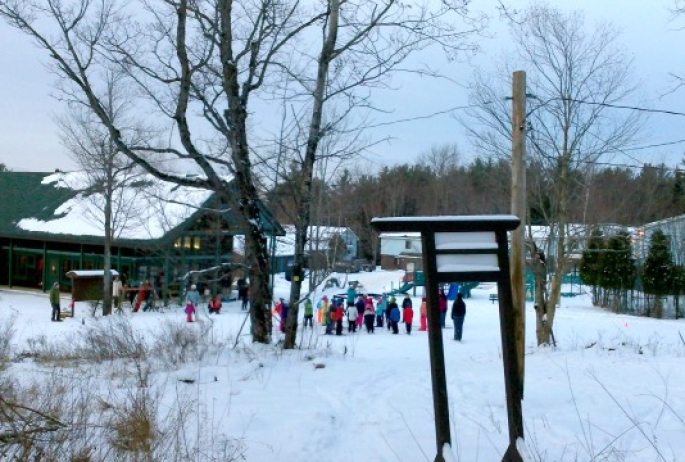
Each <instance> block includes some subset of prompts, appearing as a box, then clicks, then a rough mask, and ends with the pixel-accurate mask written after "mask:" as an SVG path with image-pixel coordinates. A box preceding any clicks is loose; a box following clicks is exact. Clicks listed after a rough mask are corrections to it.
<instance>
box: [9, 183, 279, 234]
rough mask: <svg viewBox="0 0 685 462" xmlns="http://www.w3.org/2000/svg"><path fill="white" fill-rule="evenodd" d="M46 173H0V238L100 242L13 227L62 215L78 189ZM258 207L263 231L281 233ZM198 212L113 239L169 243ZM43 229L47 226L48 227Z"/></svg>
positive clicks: (276, 223) (187, 226) (230, 221)
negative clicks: (151, 232) (149, 233)
mask: <svg viewBox="0 0 685 462" xmlns="http://www.w3.org/2000/svg"><path fill="white" fill-rule="evenodd" d="M48 175H52V173H37V172H11V171H8V172H0V197H1V198H2V199H0V237H7V238H21V239H35V240H50V241H60V242H82V243H93V244H102V241H103V237H102V236H95V235H92V234H90V235H88V234H84V235H76V234H65V233H59V232H50V231H29V230H26V229H23V228H20V227H18V226H17V224H18V223H19V222H20V221H21V220H23V219H30V218H34V219H37V220H40V221H44V222H49V221H51V220H55V219H56V218H60V217H64V216H66V215H56V214H55V212H56V211H57V209H58V208H59V207H60V206H62V205H63V204H64V203H65V202H67V201H69V200H70V199H73V198H75V197H76V196H77V195H78V191H75V190H73V189H70V188H67V187H58V186H57V183H56V182H50V183H46V184H43V180H44V179H45V178H46V177H47V176H48ZM212 201H213V196H210V197H209V199H207V200H206V201H205V203H209V202H212ZM198 205H199V204H198ZM260 209H261V216H262V219H263V220H264V223H265V228H266V230H267V234H272V233H273V234H276V235H284V234H285V231H284V230H283V228H282V227H281V225H280V224H279V223H278V222H277V221H275V220H274V218H273V216H272V215H271V213H270V212H269V211H268V210H267V209H266V207H265V206H264V205H263V203H261V202H260ZM201 213H202V212H201V211H200V210H198V211H196V212H195V213H193V214H192V215H190V216H189V217H188V218H187V219H186V220H185V221H184V222H182V223H179V224H178V225H177V226H174V227H173V228H172V229H170V230H169V231H167V232H166V233H165V234H164V235H163V236H161V237H160V238H158V239H120V240H117V241H116V245H125V246H126V245H130V246H141V245H142V246H145V245H151V244H155V245H160V244H169V243H171V242H173V240H175V239H176V238H177V237H178V236H180V235H181V234H182V233H183V232H184V231H186V230H187V229H188V228H190V227H191V226H192V224H193V223H194V222H195V220H196V219H197V218H198V216H199V215H200V214H201ZM228 215H230V213H229V214H226V215H225V218H226V219H227V220H228V221H229V223H235V219H233V218H232V217H230V216H228ZM47 228H48V229H49V226H48V227H47Z"/></svg>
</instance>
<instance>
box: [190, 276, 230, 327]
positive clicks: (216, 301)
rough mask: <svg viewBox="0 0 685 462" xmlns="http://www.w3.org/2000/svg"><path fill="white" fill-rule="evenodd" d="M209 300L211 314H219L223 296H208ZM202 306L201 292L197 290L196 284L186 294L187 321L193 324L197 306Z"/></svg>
mask: <svg viewBox="0 0 685 462" xmlns="http://www.w3.org/2000/svg"><path fill="white" fill-rule="evenodd" d="M207 298H208V299H209V300H208V301H207V310H208V311H209V314H219V312H220V311H221V294H220V293H219V294H216V295H215V296H213V297H212V296H211V294H209V295H208V296H207ZM199 304H200V292H198V290H197V286H196V285H195V284H193V285H191V286H190V290H189V291H188V292H187V293H186V308H185V312H186V321H188V322H193V320H194V317H195V311H197V306H198V305H199Z"/></svg>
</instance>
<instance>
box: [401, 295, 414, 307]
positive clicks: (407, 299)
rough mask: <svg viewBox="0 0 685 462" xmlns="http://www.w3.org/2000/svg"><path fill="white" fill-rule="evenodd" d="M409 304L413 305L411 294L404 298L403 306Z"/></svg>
mask: <svg viewBox="0 0 685 462" xmlns="http://www.w3.org/2000/svg"><path fill="white" fill-rule="evenodd" d="M408 306H412V303H411V298H409V296H407V297H404V300H402V308H406V307H408Z"/></svg>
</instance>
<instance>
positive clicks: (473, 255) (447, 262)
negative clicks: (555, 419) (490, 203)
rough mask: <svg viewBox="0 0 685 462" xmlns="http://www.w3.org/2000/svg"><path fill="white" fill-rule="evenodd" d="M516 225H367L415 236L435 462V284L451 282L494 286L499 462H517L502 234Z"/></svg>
mask: <svg viewBox="0 0 685 462" xmlns="http://www.w3.org/2000/svg"><path fill="white" fill-rule="evenodd" d="M519 223H520V220H519V219H518V217H515V216H513V215H455V216H431V217H391V218H374V219H373V220H372V221H371V224H372V226H373V227H374V228H375V229H376V230H377V231H379V232H420V233H421V240H422V244H423V269H424V275H425V279H426V281H425V284H426V304H427V307H428V348H429V351H430V361H431V379H432V384H433V409H434V413H435V437H436V444H437V455H436V456H435V462H443V461H444V460H445V459H444V456H443V455H442V451H443V448H444V446H445V444H451V437H450V425H449V407H448V404H447V382H446V376H445V355H444V349H443V343H442V328H441V326H440V305H439V300H438V286H439V285H440V284H444V283H448V282H454V281H462V282H474V281H478V282H496V283H497V290H498V294H499V297H498V300H499V316H500V332H501V335H502V361H503V363H504V383H505V390H506V396H507V417H508V421H509V447H508V448H507V451H506V453H505V454H504V458H503V459H502V460H503V461H521V460H522V458H521V455H520V454H519V452H518V450H517V448H516V441H517V440H518V439H519V438H521V439H522V438H523V413H522V409H521V399H522V393H521V392H522V390H521V384H520V381H519V379H518V370H519V366H518V365H519V361H520V359H519V358H518V355H517V349H516V340H515V339H516V324H515V319H514V312H513V308H512V292H511V279H510V273H509V254H508V245H507V232H508V231H512V230H514V229H516V228H517V227H518V226H519ZM521 335H522V333H521Z"/></svg>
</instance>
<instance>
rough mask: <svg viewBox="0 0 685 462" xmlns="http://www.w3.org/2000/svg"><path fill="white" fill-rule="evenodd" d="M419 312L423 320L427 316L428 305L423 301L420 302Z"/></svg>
mask: <svg viewBox="0 0 685 462" xmlns="http://www.w3.org/2000/svg"><path fill="white" fill-rule="evenodd" d="M420 310H421V316H423V317H424V318H425V317H427V316H428V304H427V303H426V301H425V300H424V301H422V302H421V308H420Z"/></svg>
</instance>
